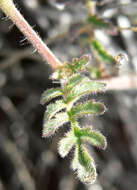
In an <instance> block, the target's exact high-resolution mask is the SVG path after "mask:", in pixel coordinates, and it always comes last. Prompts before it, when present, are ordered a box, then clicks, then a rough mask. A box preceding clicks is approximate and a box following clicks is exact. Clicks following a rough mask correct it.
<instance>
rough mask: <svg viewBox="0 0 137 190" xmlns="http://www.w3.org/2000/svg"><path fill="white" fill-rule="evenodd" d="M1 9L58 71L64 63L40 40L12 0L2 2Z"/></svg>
mask: <svg viewBox="0 0 137 190" xmlns="http://www.w3.org/2000/svg"><path fill="white" fill-rule="evenodd" d="M0 8H1V9H2V10H3V12H4V13H5V14H6V15H8V16H9V17H10V19H11V20H12V21H13V22H14V23H15V25H16V26H17V27H18V28H19V29H20V30H21V32H22V33H23V34H24V35H25V36H26V37H27V39H28V40H29V41H30V42H31V43H32V45H33V46H34V47H35V48H36V49H37V50H38V52H39V53H40V55H41V56H42V57H43V59H44V60H46V61H47V62H48V63H49V64H50V65H51V67H52V68H53V69H57V68H58V67H60V66H61V65H62V63H61V62H60V61H59V60H58V59H57V58H56V57H55V55H54V54H53V53H52V51H51V50H50V49H49V48H48V47H47V45H46V44H44V42H43V41H42V40H41V39H40V37H39V36H38V34H37V33H36V32H35V31H34V30H33V29H32V27H31V26H30V25H29V24H28V23H27V21H26V20H25V19H24V18H23V16H22V15H21V14H20V12H19V11H18V10H17V8H16V7H15V5H14V3H13V1H12V0H0Z"/></svg>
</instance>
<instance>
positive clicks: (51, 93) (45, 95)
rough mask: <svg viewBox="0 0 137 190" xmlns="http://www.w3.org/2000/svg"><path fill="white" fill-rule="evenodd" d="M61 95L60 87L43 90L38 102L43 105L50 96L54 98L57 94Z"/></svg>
mask: <svg viewBox="0 0 137 190" xmlns="http://www.w3.org/2000/svg"><path fill="white" fill-rule="evenodd" d="M61 95H62V89H61V88H51V89H49V90H46V91H45V92H43V94H42V96H41V100H40V103H41V104H42V105H44V104H45V103H46V102H48V101H50V100H51V99H52V98H56V97H57V96H61Z"/></svg>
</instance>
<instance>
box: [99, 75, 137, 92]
mask: <svg viewBox="0 0 137 190" xmlns="http://www.w3.org/2000/svg"><path fill="white" fill-rule="evenodd" d="M101 81H102V82H104V83H106V84H107V86H106V90H129V89H137V75H134V74H133V75H131V74H130V75H123V76H119V77H113V78H110V79H106V80H101Z"/></svg>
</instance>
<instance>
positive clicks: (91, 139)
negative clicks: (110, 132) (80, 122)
mask: <svg viewBox="0 0 137 190" xmlns="http://www.w3.org/2000/svg"><path fill="white" fill-rule="evenodd" d="M80 138H81V140H84V141H87V142H88V143H90V144H92V145H93V146H96V147H98V148H101V149H105V148H106V146H107V142H106V138H105V137H104V136H103V135H102V134H101V133H100V132H99V131H94V130H91V128H87V129H82V130H81V134H80Z"/></svg>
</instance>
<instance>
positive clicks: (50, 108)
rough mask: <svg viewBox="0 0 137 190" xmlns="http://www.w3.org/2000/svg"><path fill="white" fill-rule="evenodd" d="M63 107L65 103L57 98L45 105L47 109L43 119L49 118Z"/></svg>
mask: <svg viewBox="0 0 137 190" xmlns="http://www.w3.org/2000/svg"><path fill="white" fill-rule="evenodd" d="M65 108H66V104H65V103H64V101H63V100H57V101H56V102H55V103H53V104H49V105H48V106H47V110H46V112H45V115H44V120H45V121H47V120H49V119H51V118H52V117H53V116H54V115H55V114H56V113H57V112H59V111H61V110H62V109H65Z"/></svg>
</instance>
